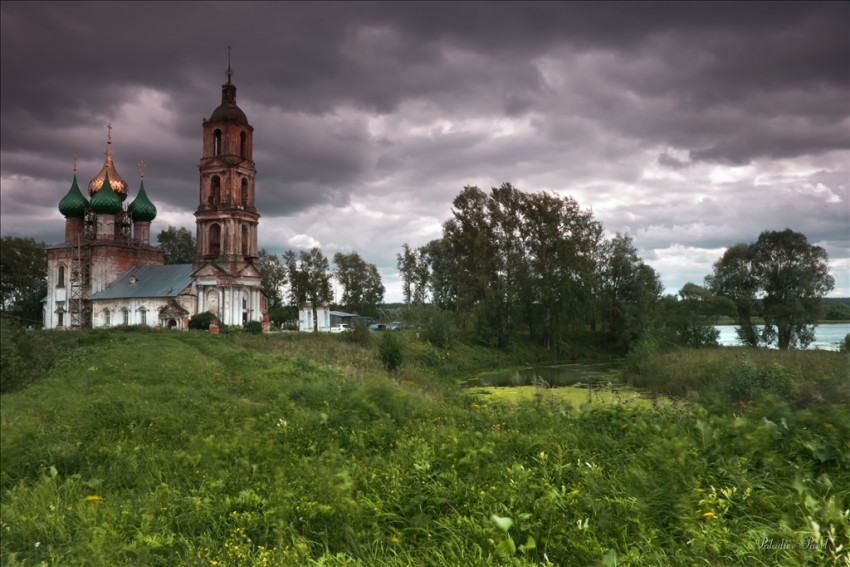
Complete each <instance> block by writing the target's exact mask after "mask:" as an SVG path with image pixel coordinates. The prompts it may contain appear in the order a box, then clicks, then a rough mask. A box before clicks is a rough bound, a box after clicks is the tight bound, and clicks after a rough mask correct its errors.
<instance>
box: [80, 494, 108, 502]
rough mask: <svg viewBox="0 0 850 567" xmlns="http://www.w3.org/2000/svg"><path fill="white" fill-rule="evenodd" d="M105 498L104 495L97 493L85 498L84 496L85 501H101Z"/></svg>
mask: <svg viewBox="0 0 850 567" xmlns="http://www.w3.org/2000/svg"><path fill="white" fill-rule="evenodd" d="M102 500H103V496H99V495H97V494H89V495H88V496H86V497H85V498H83V502H101V501H102Z"/></svg>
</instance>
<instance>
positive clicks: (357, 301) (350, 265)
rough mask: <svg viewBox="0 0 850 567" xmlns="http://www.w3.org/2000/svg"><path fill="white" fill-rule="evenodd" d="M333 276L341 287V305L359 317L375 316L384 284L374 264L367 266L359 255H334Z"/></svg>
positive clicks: (382, 299)
mask: <svg viewBox="0 0 850 567" xmlns="http://www.w3.org/2000/svg"><path fill="white" fill-rule="evenodd" d="M334 264H335V265H336V269H335V270H334V274H335V276H336V279H337V281H338V282H339V283H340V285H341V286H342V305H344V306H345V308H346V309H349V310H351V311H354V312H356V313H359V314H361V315H375V314H376V313H377V311H376V310H377V306H378V304H379V303H382V302H383V301H384V291H385V289H384V284H382V283H381V274H380V273H379V272H378V268H377V266H375V264H367V263H366V262H365V261H364V260H363V258H361V257H360V254H358V253H357V252H351V253H350V254H343V253H341V252H337V253H336V254H334Z"/></svg>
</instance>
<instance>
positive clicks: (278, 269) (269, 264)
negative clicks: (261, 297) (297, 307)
mask: <svg viewBox="0 0 850 567" xmlns="http://www.w3.org/2000/svg"><path fill="white" fill-rule="evenodd" d="M258 256H259V264H260V276H261V280H262V286H263V293H265V294H266V299H267V301H268V309H269V311H270V312H273V311H274V310H277V309H281V308H282V307H283V306H284V303H285V302H284V300H283V286H284V285H285V284H286V270H287V268H286V266H285V265H284V264H282V263H281V260H280V258H278V256H277V254H271V253H269V252H268V251H267V250H266V249H265V248H261V249H260V251H259V253H258Z"/></svg>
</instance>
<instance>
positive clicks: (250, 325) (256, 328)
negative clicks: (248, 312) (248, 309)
mask: <svg viewBox="0 0 850 567" xmlns="http://www.w3.org/2000/svg"><path fill="white" fill-rule="evenodd" d="M242 329H243V330H244V331H245V332H246V333H251V334H252V335H259V334H261V333H262V332H263V324H262V323H261V322H259V321H248V322H247V323H245V324H244V325H242Z"/></svg>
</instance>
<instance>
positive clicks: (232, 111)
mask: <svg viewBox="0 0 850 567" xmlns="http://www.w3.org/2000/svg"><path fill="white" fill-rule="evenodd" d="M228 57H229V55H228ZM232 76H233V70H232V69H231V68H230V62H229V61H228V63H227V82H226V83H225V84H223V85H221V104H220V105H219V106H218V108H216V109H215V110H213V113H212V116H210V119H209V120H208V122H233V123H234V124H239V125H240V126H249V127H250V125H249V124H248V117H247V116H245V113H244V112H242V109H241V108H239V107H238V106H236V85H234V84H233V83H232V82H231V78H232Z"/></svg>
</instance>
